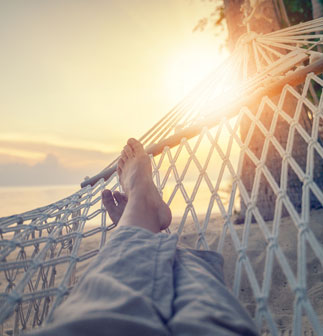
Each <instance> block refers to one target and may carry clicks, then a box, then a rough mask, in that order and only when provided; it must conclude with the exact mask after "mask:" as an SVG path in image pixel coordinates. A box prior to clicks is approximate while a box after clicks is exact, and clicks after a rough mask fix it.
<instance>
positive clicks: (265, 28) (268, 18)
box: [224, 0, 322, 224]
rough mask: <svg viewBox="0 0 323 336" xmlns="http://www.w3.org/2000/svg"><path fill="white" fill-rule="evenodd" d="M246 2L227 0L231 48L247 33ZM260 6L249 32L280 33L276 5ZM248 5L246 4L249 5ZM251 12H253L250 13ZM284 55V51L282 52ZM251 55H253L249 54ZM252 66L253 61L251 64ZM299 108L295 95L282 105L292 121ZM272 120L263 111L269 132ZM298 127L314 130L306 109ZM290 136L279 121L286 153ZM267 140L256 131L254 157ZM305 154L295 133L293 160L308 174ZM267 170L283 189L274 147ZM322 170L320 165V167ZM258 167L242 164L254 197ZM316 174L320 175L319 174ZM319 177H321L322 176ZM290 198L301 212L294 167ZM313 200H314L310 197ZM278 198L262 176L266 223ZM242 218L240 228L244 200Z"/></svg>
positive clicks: (244, 125)
mask: <svg viewBox="0 0 323 336" xmlns="http://www.w3.org/2000/svg"><path fill="white" fill-rule="evenodd" d="M244 2H245V1H244V0H224V7H225V17H226V20H227V25H228V31H229V41H230V43H229V47H230V48H231V49H233V47H234V45H235V43H236V42H237V40H238V38H239V37H240V36H241V35H242V34H243V33H245V32H246V29H245V27H244V25H243V24H242V22H243V18H244V16H243V14H242V11H241V6H242V5H244ZM257 3H258V5H257V7H256V9H255V10H254V15H253V16H252V17H251V19H250V21H249V23H250V29H251V31H254V32H256V33H263V34H266V33H269V32H272V31H275V30H278V29H280V21H279V17H278V13H277V12H276V8H275V6H274V3H273V2H272V1H271V0H265V1H262V0H258V1H257ZM248 4H249V1H247V5H248ZM251 10H252V9H250V11H251ZM280 52H281V50H280ZM250 54H252V51H250ZM250 62H252V61H250ZM249 69H250V70H249V73H248V75H249V76H251V75H252V74H253V72H255V67H252V66H249ZM270 99H272V101H273V102H274V103H275V104H277V103H278V100H279V96H277V97H270ZM296 105H297V100H296V99H295V98H294V96H292V95H287V96H286V99H285V103H284V105H283V109H284V111H285V112H286V113H288V114H289V115H290V116H291V117H293V116H294V113H295V108H296ZM249 109H250V110H251V112H252V113H253V114H256V112H257V109H258V106H249ZM272 117H273V111H272V110H271V109H269V108H267V109H264V110H263V112H262V114H261V117H260V120H261V122H262V123H263V125H264V126H265V127H266V128H267V130H269V128H270V125H271V122H272ZM299 123H300V124H301V125H302V126H303V128H304V129H305V130H306V131H307V132H308V133H309V134H311V133H310V132H311V126H312V121H311V119H310V115H309V113H308V111H306V110H305V108H304V109H303V111H302V115H301V117H300V120H299ZM250 125H251V120H250V119H249V118H248V117H246V116H244V117H243V118H242V120H241V124H240V135H241V139H242V141H243V142H244V141H245V139H246V137H247V134H248V131H249V129H250ZM288 133H289V125H288V124H287V123H286V122H285V121H284V120H283V119H281V118H278V121H277V124H276V128H275V132H274V136H275V137H276V139H277V140H278V141H279V143H280V144H281V145H282V147H283V148H284V149H286V144H287V138H288ZM264 141H265V137H264V135H263V134H262V132H261V131H260V129H259V128H258V127H255V130H254V132H253V134H252V137H251V141H250V144H249V145H248V147H249V149H250V150H251V151H252V152H253V153H254V154H255V156H256V157H257V158H258V159H260V157H261V153H262V150H263V145H264ZM306 153H307V143H306V142H305V141H304V140H303V138H302V137H301V136H300V135H299V134H298V133H295V138H294V143H293V151H292V156H293V158H294V159H295V160H296V162H297V163H298V164H299V166H300V167H301V168H302V169H303V171H304V172H305V170H306ZM265 163H266V166H267V168H268V169H269V171H270V172H271V174H272V176H273V177H274V179H275V181H276V183H277V184H278V186H280V176H281V166H282V158H281V156H280V154H279V153H278V152H277V151H276V149H275V147H274V146H273V145H272V144H270V145H269V149H268V153H267V157H266V161H265ZM319 166H320V167H322V163H321V165H319ZM255 170H256V167H255V166H254V164H253V162H252V161H251V159H250V158H249V157H248V155H245V158H244V161H243V164H242V176H241V179H242V182H243V184H244V186H245V188H246V190H247V192H248V194H249V196H250V195H251V191H252V188H253V182H254V177H255ZM316 173H317V172H316ZM319 174H321V173H320V172H319ZM287 189H288V191H287V194H288V197H289V199H290V200H291V202H292V203H293V205H294V207H295V209H296V210H297V211H300V209H301V201H302V182H301V181H299V179H298V177H297V175H296V174H295V173H294V172H293V170H292V169H291V167H289V168H288V183H287ZM311 197H312V198H313V196H311ZM275 202H276V195H275V193H274V192H273V190H272V188H271V187H270V185H269V183H268V181H267V180H266V178H265V176H264V175H263V174H262V176H261V179H260V186H259V189H258V193H257V203H256V205H257V207H258V209H259V211H260V213H261V215H262V216H263V218H264V219H265V220H271V219H273V215H274V209H275ZM319 205H320V203H319V202H318V201H317V200H316V199H314V198H313V199H312V206H314V207H319ZM240 207H241V210H240V214H239V217H238V219H237V220H236V223H237V224H240V223H243V222H244V219H245V213H246V204H245V203H244V201H243V199H242V198H241V200H240ZM283 215H287V211H286V209H283Z"/></svg>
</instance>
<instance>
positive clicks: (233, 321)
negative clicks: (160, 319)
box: [168, 249, 258, 336]
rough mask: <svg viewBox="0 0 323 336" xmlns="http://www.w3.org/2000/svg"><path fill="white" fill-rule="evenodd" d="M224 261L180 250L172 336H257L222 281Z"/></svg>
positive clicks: (211, 254)
mask: <svg viewBox="0 0 323 336" xmlns="http://www.w3.org/2000/svg"><path fill="white" fill-rule="evenodd" d="M222 267H223V258H222V256H221V255H220V254H218V253H216V252H214V251H198V250H192V249H177V251H176V257H175V263H174V268H173V272H174V286H175V296H174V300H173V312H174V314H173V316H172V318H171V319H170V320H169V321H168V327H169V329H170V330H171V332H172V334H173V335H177V336H181V335H185V336H189V335H203V336H207V335H210V336H211V335H258V332H257V328H256V326H255V324H254V323H253V321H252V320H251V318H250V317H249V315H248V314H247V312H246V311H245V309H244V308H243V307H242V306H241V304H240V302H239V301H238V300H237V298H236V297H234V296H233V294H232V293H231V292H230V291H229V290H228V288H227V287H226V286H225V283H224V280H223V270H222Z"/></svg>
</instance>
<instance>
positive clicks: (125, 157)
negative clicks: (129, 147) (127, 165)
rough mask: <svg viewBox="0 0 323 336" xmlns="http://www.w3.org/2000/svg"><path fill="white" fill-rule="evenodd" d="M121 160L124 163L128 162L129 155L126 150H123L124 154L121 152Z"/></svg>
mask: <svg viewBox="0 0 323 336" xmlns="http://www.w3.org/2000/svg"><path fill="white" fill-rule="evenodd" d="M121 159H122V160H123V161H124V162H126V161H127V160H128V155H127V153H126V152H125V151H124V150H122V152H121Z"/></svg>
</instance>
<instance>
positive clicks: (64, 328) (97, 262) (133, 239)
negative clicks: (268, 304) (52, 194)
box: [32, 226, 258, 336]
mask: <svg viewBox="0 0 323 336" xmlns="http://www.w3.org/2000/svg"><path fill="white" fill-rule="evenodd" d="M177 241H178V236H177V235H175V234H171V235H168V234H166V233H158V234H154V233H152V232H150V231H147V230H145V229H142V228H137V227H130V226H122V227H119V228H117V229H116V230H115V231H114V232H113V233H112V234H111V237H110V239H109V241H108V243H107V244H106V246H105V247H104V248H103V249H102V250H101V251H100V253H99V254H98V255H97V257H96V258H95V259H94V260H93V261H92V263H91V264H90V266H89V268H88V269H87V271H86V272H85V274H84V275H83V277H82V278H81V279H80V281H79V282H78V283H77V285H76V286H75V288H74V289H73V291H72V293H71V294H70V296H69V297H68V299H67V300H66V301H65V302H64V303H63V304H62V305H61V306H60V307H58V308H57V309H56V311H55V312H54V314H53V318H52V319H51V320H50V321H48V324H47V325H46V326H45V327H43V328H41V329H38V330H34V331H33V333H32V335H35V336H36V335H39V336H40V335H53V336H54V335H55V336H58V335H59V336H65V335H66V336H67V335H68V336H72V335H73V336H74V335H75V336H82V335H87V336H89V335H91V336H99V335H129V336H130V335H134V336H138V335H140V336H144V335H147V336H148V335H149V336H153V335H161V336H166V335H178V336H180V335H186V336H189V335H195V336H197V335H203V336H204V335H212V336H214V335H258V332H257V329H256V326H255V325H254V323H253V321H252V320H251V318H250V317H249V316H248V314H247V312H246V311H245V310H244V309H243V307H242V306H241V304H240V303H239V301H238V300H237V299H236V298H235V297H234V296H233V295H232V294H231V292H230V291H229V290H228V289H227V288H226V286H225V284H224V281H223V271H222V267H223V258H222V256H221V255H219V254H218V253H216V252H214V251H196V250H191V249H183V248H178V247H177Z"/></svg>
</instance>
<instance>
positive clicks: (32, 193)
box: [0, 182, 239, 217]
mask: <svg viewBox="0 0 323 336" xmlns="http://www.w3.org/2000/svg"><path fill="white" fill-rule="evenodd" d="M184 185H185V190H186V192H187V194H188V195H191V194H192V192H193V188H194V185H195V183H194V182H186V183H185V184H184ZM79 188H80V187H79V186H78V185H48V186H27V187H26V186H15V187H0V217H6V216H11V215H15V214H20V213H23V212H25V211H29V210H33V209H36V208H38V207H42V206H45V205H48V204H50V203H54V202H56V201H59V200H60V199H62V198H65V197H67V196H70V195H72V194H73V193H74V192H76V191H78V190H79ZM173 188H174V185H173V186H169V185H166V187H165V189H164V190H163V199H164V201H166V202H167V201H168V200H169V198H170V196H171V194H172V191H173ZM230 191H231V190H230V183H226V185H225V187H224V188H222V189H220V191H219V195H220V197H221V200H222V202H223V205H224V206H225V207H227V205H228V201H229V195H230ZM209 201H210V191H209V190H208V188H207V186H206V185H203V184H201V186H200V188H199V191H198V193H197V195H196V197H195V199H194V207H195V209H196V211H197V212H198V213H206V211H207V208H208V204H209ZM185 206H186V203H185V200H184V197H183V195H182V192H181V191H180V190H178V191H177V193H176V195H175V197H174V198H173V199H172V202H171V205H170V207H171V209H172V213H173V215H174V216H180V215H182V214H183V209H184V208H185ZM238 208H239V201H238V199H236V201H235V209H238ZM213 212H216V213H219V212H220V210H219V208H218V207H217V205H216V202H215V204H214V208H213Z"/></svg>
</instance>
